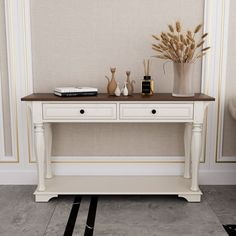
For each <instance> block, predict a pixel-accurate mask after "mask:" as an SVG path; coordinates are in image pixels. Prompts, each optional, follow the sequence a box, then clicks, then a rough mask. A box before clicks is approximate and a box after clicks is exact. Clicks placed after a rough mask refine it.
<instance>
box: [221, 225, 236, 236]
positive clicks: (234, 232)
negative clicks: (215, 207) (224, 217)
mask: <svg viewBox="0 0 236 236" xmlns="http://www.w3.org/2000/svg"><path fill="white" fill-rule="evenodd" d="M223 226H224V228H225V231H226V232H227V233H228V235H229V236H236V225H223Z"/></svg>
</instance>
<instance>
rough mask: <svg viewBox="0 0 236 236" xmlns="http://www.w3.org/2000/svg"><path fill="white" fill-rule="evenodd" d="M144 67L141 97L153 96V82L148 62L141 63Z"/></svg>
mask: <svg viewBox="0 0 236 236" xmlns="http://www.w3.org/2000/svg"><path fill="white" fill-rule="evenodd" d="M143 65H144V74H145V75H144V77H143V80H142V95H153V94H154V81H153V80H152V78H151V76H150V60H149V59H148V60H147V62H146V60H144V61H143Z"/></svg>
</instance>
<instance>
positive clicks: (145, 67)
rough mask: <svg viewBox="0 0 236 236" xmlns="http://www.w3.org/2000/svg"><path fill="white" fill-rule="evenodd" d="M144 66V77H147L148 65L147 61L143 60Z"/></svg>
mask: <svg viewBox="0 0 236 236" xmlns="http://www.w3.org/2000/svg"><path fill="white" fill-rule="evenodd" d="M143 65H144V75H145V76H146V75H147V65H146V60H145V59H144V60H143Z"/></svg>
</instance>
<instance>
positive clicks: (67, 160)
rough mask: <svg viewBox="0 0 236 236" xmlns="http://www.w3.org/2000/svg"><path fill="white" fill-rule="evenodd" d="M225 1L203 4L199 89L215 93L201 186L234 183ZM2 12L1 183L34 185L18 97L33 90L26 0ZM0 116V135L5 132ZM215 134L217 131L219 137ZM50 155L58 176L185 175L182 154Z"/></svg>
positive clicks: (27, 127) (24, 111)
mask: <svg viewBox="0 0 236 236" xmlns="http://www.w3.org/2000/svg"><path fill="white" fill-rule="evenodd" d="M229 4H230V0H224V1H223V0H205V6H204V31H205V32H208V33H209V38H208V41H207V42H206V45H210V46H211V50H210V53H209V54H208V55H207V56H206V57H205V58H204V59H203V61H202V84H201V91H202V92H204V93H208V94H209V95H210V96H214V97H216V102H215V104H213V105H210V106H209V108H208V112H207V117H206V121H207V122H206V127H205V130H207V132H206V135H205V140H206V145H205V147H204V150H203V155H202V163H201V165H200V167H201V168H200V182H201V184H236V178H235V177H236V171H235V168H233V167H232V164H229V163H224V162H228V161H235V159H234V158H233V159H232V160H231V159H230V158H228V157H222V155H221V149H222V147H221V143H222V133H223V131H222V128H223V125H222V122H223V109H224V107H223V106H224V90H222V88H224V86H225V77H226V60H227V50H226V49H227V37H228V23H229V22H228V21H229V19H228V18H229ZM5 12H6V32H7V52H8V67H9V82H10V83H9V91H10V104H11V107H10V110H11V125H12V144H13V148H12V150H13V156H12V157H4V155H3V153H2V152H1V151H0V162H9V163H10V164H7V163H5V164H4V163H0V184H35V183H36V175H37V174H36V164H35V162H36V160H35V156H34V152H33V141H31V140H32V137H33V135H32V123H31V115H30V110H29V108H28V107H27V105H26V103H22V102H21V101H20V99H21V97H23V96H25V95H27V94H29V93H32V92H33V78H32V52H31V21H30V18H31V17H30V0H5ZM219 25H220V26H221V27H219ZM0 102H1V94H0ZM0 112H1V104H0ZM1 119H2V118H1V115H0V139H1V138H2V135H3V133H2V131H1V129H2V126H1V124H2V120H1ZM217 134H220V135H219V137H220V138H219V139H217ZM0 145H1V144H0ZM0 148H1V146H0ZM1 150H2V149H1ZM52 159H53V163H54V164H53V169H54V171H55V173H57V174H62V175H63V174H78V175H86V174H87V175H88V174H107V175H109V174H113V175H115V174H117V175H119V174H134V175H135V174H140V175H160V174H170V175H171V174H172V175H175V174H181V173H183V160H184V157H181V156H171V157H170V156H169V157H168V156H158V157H145V156H140V157H135V156H128V157H120V156H117V157H115V156H114V157H83V156H79V157H70V156H59V157H54V156H53V157H52ZM11 162H15V164H11Z"/></svg>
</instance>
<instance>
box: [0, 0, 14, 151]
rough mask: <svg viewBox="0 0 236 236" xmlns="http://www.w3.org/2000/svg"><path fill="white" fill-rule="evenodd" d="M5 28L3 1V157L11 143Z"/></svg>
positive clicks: (0, 6)
mask: <svg viewBox="0 0 236 236" xmlns="http://www.w3.org/2000/svg"><path fill="white" fill-rule="evenodd" d="M5 28H6V24H5V14H4V0H0V75H1V76H0V77H1V85H2V99H3V119H4V138H5V140H4V141H5V155H7V156H8V155H11V154H12V142H11V124H10V103H9V85H8V69H7V48H6V31H5Z"/></svg>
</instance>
